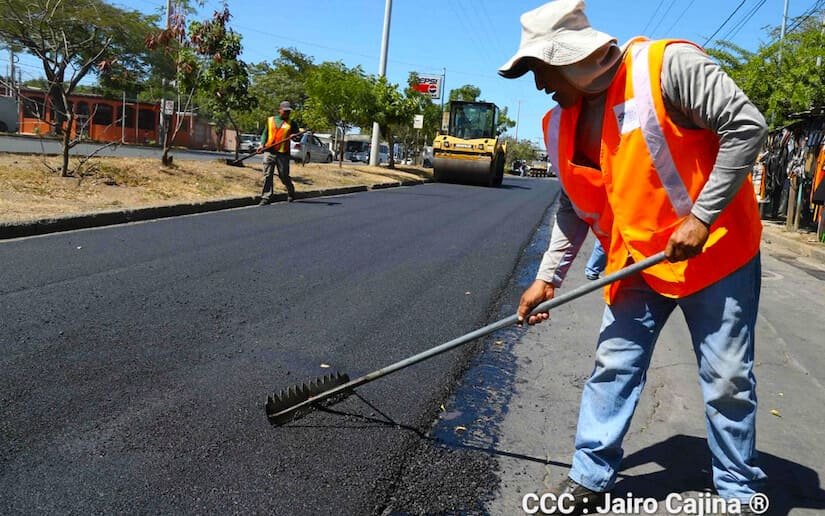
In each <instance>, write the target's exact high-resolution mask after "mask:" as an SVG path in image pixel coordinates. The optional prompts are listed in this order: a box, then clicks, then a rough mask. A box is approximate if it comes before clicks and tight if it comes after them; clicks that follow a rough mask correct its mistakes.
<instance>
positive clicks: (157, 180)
mask: <svg viewBox="0 0 825 516" xmlns="http://www.w3.org/2000/svg"><path fill="white" fill-rule="evenodd" d="M44 160H47V161H48V163H49V164H50V165H51V166H52V167H57V166H58V165H59V159H58V158H52V157H46V158H44V157H41V156H23V155H15V154H1V153H0V223H9V222H12V223H18V222H24V221H31V220H38V219H44V218H53V217H59V216H65V215H76V214H81V213H92V212H97V211H109V210H116V209H132V208H144V207H149V206H162V205H169V204H177V203H190V202H203V201H208V200H215V199H225V198H231V197H252V196H255V195H258V194H260V192H261V187H262V186H263V173H262V166H261V164H260V163H250V162H249V161H247V162H246V163H245V166H244V167H232V166H229V165H226V163H225V161H224V160H223V159H220V160H177V159H176V160H175V164H174V166H172V167H163V166H162V165H161V163H160V159H159V158H111V157H100V158H93V159H92V160H90V161H89V162H87V163H86V166H85V167H84V171H83V173H82V174H81V175H79V176H77V177H67V178H64V177H60V176H59V175H58V174H55V173H53V172H51V171H49V170H48V168H47V167H46V166H45V165H44ZM75 165H76V163H72V168H74V167H75ZM291 175H292V179H293V181H294V182H295V187H296V189H297V191H298V192H299V194H300V192H301V190H317V189H322V188H332V187H340V186H359V185H373V184H377V183H387V182H397V181H403V180H409V179H420V178H429V177H431V170H428V169H423V168H419V167H410V166H406V165H404V166H398V167H397V168H396V169H395V170H390V169H388V168H386V167H370V166H350V165H344V166H343V167H339V165H338V163H332V164H315V163H313V164H309V165H300V164H295V163H293V164H292V165H291ZM275 186H276V189H277V190H278V191H281V192H283V191H284V189H283V186H282V185H281V184H280V182H279V181H277V180H276V181H275Z"/></svg>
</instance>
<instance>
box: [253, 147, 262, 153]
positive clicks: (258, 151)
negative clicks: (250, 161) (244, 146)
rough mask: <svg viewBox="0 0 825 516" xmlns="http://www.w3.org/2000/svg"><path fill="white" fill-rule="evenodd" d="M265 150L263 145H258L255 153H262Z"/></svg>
mask: <svg viewBox="0 0 825 516" xmlns="http://www.w3.org/2000/svg"><path fill="white" fill-rule="evenodd" d="M263 151H264V148H263V147H258V148H257V149H255V154H260V153H262V152H263Z"/></svg>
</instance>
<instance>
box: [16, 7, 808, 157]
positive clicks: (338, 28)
mask: <svg viewBox="0 0 825 516" xmlns="http://www.w3.org/2000/svg"><path fill="white" fill-rule="evenodd" d="M114 3H116V4H117V5H119V6H121V7H126V8H131V9H138V10H140V11H143V12H146V13H153V12H157V11H158V10H159V9H164V8H165V6H166V2H165V0H121V1H118V2H114ZM542 3H543V2H542V1H540V0H439V1H433V2H429V3H428V2H421V1H411V0H394V1H393V5H392V18H391V26H390V40H389V51H388V60H387V77H388V79H389V80H390V81H391V82H393V83H396V84H403V83H404V82H406V79H407V76H408V74H409V72H410V71H416V72H418V73H421V74H436V75H440V74H441V73H442V71H443V70H445V69H446V82H445V84H446V90H447V91H449V90H450V89H453V88H457V87H460V86H462V85H464V84H473V85H475V86H477V87H479V88H480V89H481V97H482V98H483V99H484V100H487V101H491V102H495V103H496V104H498V105H499V106H500V107H504V106H506V107H508V109H509V116H510V117H511V118H513V119H514V120H515V119H518V122H519V124H518V137H519V139H523V138H528V139H532V140H534V141H540V139H541V130H540V127H539V126H540V121H541V117H542V116H543V114H544V113H545V112H546V111H547V110H548V109H550V108H551V107H552V106H553V102H552V101H551V100H550V99H549V97H548V96H546V95H545V94H544V93H542V92H538V91H536V89H535V86H534V84H533V80H532V75H531V74H528V75H525V76H523V77H521V78H520V79H516V80H506V79H503V78H501V77H499V76H498V75H497V73H496V70H497V69H498V67H499V66H501V65H502V64H503V63H504V62H506V61H507V59H509V57H510V56H511V55H512V54H513V53H514V52H515V51H516V49H517V48H518V43H519V38H520V34H521V28H520V24H519V17H520V15H521V14H522V13H523V12H525V11H528V10H531V9H533V8H535V7H538V6H539V5H541V4H542ZM586 3H587V7H586V11H585V12H586V13H587V14H588V17H589V18H590V22H591V24H592V25H593V26H594V27H595V28H597V29H599V30H602V31H604V32H607V33H610V34H612V35H613V36H615V37H616V38H618V39H619V41H620V42H624V41H626V40H627V39H629V38H631V37H633V36H636V35H646V36H648V37H653V38H663V37H674V38H684V39H690V40H692V41H696V42H697V43H699V44H704V43H705V41H706V40H707V39H708V38H709V37H711V36H712V35H713V34H714V32H716V31H717V29H719V28H720V26H721V27H722V28H721V30H719V32H718V33H717V35H716V38H717V39H728V40H731V41H733V42H735V43H736V44H738V45H740V46H742V47H744V48H747V49H751V50H755V49H756V48H757V46H758V45H759V43H760V42H767V41H768V40H769V36H768V33H767V32H766V30H765V27H766V26H773V27H777V26H779V25H780V24H781V22H782V13H783V8H784V0H632V1H621V0H590V1H588V2H586ZM822 3H823V2H822V0H804V1H801V0H789V11H788V16H789V18H791V17H793V16H798V15H800V14H802V13H804V12H806V11H808V9H810V8H811V7H813V6H814V5H816V4H822ZM221 5H222V3H221V2H220V1H219V0H207V2H206V5H205V8H204V10H203V11H201V13H200V15H201V16H200V17H201V18H204V17H206V16H209V15H211V13H212V11H213V10H215V9H219V8H220V7H221ZM384 8H385V0H314V1H304V2H273V1H271V0H269V1H263V0H242V1H241V0H235V1H231V0H230V2H229V9H230V12H231V13H232V15H233V18H232V20H231V22H230V25H231V26H232V28H233V29H234V30H235V31H236V32H239V33H240V34H241V35H242V36H243V46H244V53H243V58H244V59H245V60H246V61H247V62H254V63H257V62H262V61H271V60H272V59H273V58H275V57H276V49H277V48H279V47H295V48H296V49H298V50H299V51H301V52H303V53H305V54H307V55H309V56H312V57H313V59H314V60H315V62H316V63H320V62H323V61H339V60H340V61H343V62H344V63H345V64H346V65H347V66H355V65H361V66H362V67H363V69H364V70H365V71H366V72H367V73H369V74H378V71H379V70H378V68H379V57H380V50H381V34H382V29H383V20H384ZM737 8H738V11H735V10H736V9H737ZM279 13H284V15H283V16H280V15H279ZM728 17H730V20H729V21H728V22H727V24H726V25H724V26H722V24H723V22H725V21H726V19H728ZM21 65H22V70H23V76H24V79H25V78H31V77H35V76H42V73H41V72H40V68H39V66H37V63H36V62H34V61H33V60H30V59H23V61H22V62H21ZM515 132H516V129H515V128H514V129H511V130H510V133H511V134H514V133H515Z"/></svg>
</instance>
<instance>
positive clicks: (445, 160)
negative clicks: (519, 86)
mask: <svg viewBox="0 0 825 516" xmlns="http://www.w3.org/2000/svg"><path fill="white" fill-rule="evenodd" d="M449 120H450V123H449V126H448V130H447V134H443V133H439V134H438V135H437V136H436V137H435V140H434V141H433V177H434V178H435V180H436V181H438V182H447V183H462V184H475V185H484V186H500V185H501V181H502V179H503V178H504V154H505V151H506V149H505V145H504V143H503V142H502V141H501V140H500V139H499V137H498V136H499V135H498V133H497V127H498V107H496V105H495V104H492V103H490V102H463V101H451V102H450V119H449Z"/></svg>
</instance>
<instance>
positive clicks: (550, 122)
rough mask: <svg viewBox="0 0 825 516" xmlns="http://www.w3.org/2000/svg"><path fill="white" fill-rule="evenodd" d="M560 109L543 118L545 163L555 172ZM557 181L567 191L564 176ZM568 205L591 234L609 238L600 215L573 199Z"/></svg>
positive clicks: (557, 158) (554, 109)
mask: <svg viewBox="0 0 825 516" xmlns="http://www.w3.org/2000/svg"><path fill="white" fill-rule="evenodd" d="M561 113H562V111H561V107H559V106H556V107H555V108H553V109H551V110H550V111H549V112H547V114H546V115H545V118H544V143H545V145H546V146H547V161H548V162H550V164H551V165H553V166H554V167H556V170H558V171H561V166H560V162H559V131H560V130H561ZM558 177H559V181H561V185H562V188H564V191H565V192H566V191H567V188H566V187H565V186H564V174H558ZM570 204H571V205H572V206H573V211H575V212H576V215H578V216H579V218H580V219H582V220H585V221H587V222H588V223H589V224H590V225H591V227H592V229H593V232H594V233H596V234H597V235H599V236H602V237H605V238H610V233H609V232H607V231H605V230H604V229H602V227H601V226H600V225H599V219H600V218H601V214H600V213H596V212H588V211H585V210H583V209H582V208H581V207H579V206H578V205H577V204H576V203H575V201H573V199H572V198H571V199H570Z"/></svg>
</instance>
